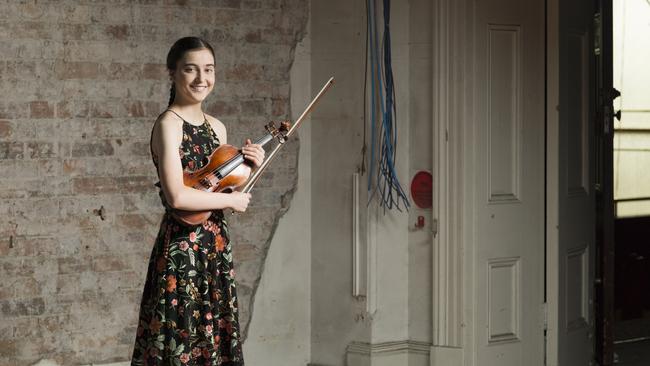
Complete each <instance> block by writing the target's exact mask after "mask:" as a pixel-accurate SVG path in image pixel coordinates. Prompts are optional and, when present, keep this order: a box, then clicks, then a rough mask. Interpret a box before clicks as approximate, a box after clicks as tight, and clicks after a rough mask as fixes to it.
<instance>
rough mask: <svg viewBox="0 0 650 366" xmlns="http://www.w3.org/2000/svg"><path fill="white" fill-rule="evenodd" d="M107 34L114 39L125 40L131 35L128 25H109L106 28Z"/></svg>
mask: <svg viewBox="0 0 650 366" xmlns="http://www.w3.org/2000/svg"><path fill="white" fill-rule="evenodd" d="M106 33H107V34H109V35H110V36H111V37H112V38H115V39H120V40H125V39H126V38H127V37H128V36H129V33H130V32H129V26H128V25H126V24H122V25H109V26H107V27H106Z"/></svg>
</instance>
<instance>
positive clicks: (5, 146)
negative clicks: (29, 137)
mask: <svg viewBox="0 0 650 366" xmlns="http://www.w3.org/2000/svg"><path fill="white" fill-rule="evenodd" d="M24 151H25V144H23V143H22V142H0V159H22V158H23V157H24V156H25V154H24Z"/></svg>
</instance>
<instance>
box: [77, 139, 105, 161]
mask: <svg viewBox="0 0 650 366" xmlns="http://www.w3.org/2000/svg"><path fill="white" fill-rule="evenodd" d="M114 151H115V150H114V149H113V145H112V144H111V142H110V141H108V140H103V141H96V142H86V143H76V144H74V145H73V146H72V151H71V155H72V157H73V158H79V157H92V156H110V155H113V152H114Z"/></svg>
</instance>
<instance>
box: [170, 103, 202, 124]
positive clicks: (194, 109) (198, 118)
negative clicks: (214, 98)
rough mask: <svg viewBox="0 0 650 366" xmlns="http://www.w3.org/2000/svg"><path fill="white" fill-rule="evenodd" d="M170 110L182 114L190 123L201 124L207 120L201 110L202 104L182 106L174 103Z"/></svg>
mask: <svg viewBox="0 0 650 366" xmlns="http://www.w3.org/2000/svg"><path fill="white" fill-rule="evenodd" d="M169 108H170V109H173V110H174V112H177V113H178V114H180V115H181V116H182V117H183V118H184V119H186V120H187V121H188V122H196V123H201V122H203V119H204V118H205V115H204V114H203V109H202V108H201V103H194V104H182V103H176V102H174V103H172V105H170V106H169Z"/></svg>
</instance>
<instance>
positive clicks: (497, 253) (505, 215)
mask: <svg viewBox="0 0 650 366" xmlns="http://www.w3.org/2000/svg"><path fill="white" fill-rule="evenodd" d="M473 4H474V5H475V9H474V10H475V12H474V14H475V19H474V20H475V22H474V27H473V30H474V33H473V34H474V37H473V38H474V39H473V41H474V43H473V44H474V49H473V51H474V52H473V54H474V60H473V62H474V70H475V77H474V80H473V82H474V86H473V87H474V90H475V93H474V103H475V106H476V108H475V109H474V120H475V127H474V141H475V147H474V157H473V158H474V161H473V164H474V165H473V166H474V167H475V176H476V182H475V185H474V187H475V190H474V204H475V208H476V209H475V217H474V222H475V225H476V227H475V231H474V233H475V234H474V235H475V239H474V243H475V247H474V248H475V250H474V253H475V255H474V259H473V267H474V270H473V276H474V281H473V283H474V284H475V286H474V290H473V291H474V296H473V298H474V299H475V301H474V304H473V305H474V306H473V312H474V319H475V329H474V339H473V343H474V349H473V350H472V358H473V359H474V362H473V363H474V365H476V366H522V365H531V366H533V365H539V366H542V365H543V362H544V358H543V355H544V329H543V319H542V316H543V312H542V309H543V303H544V187H545V185H544V183H545V176H544V154H545V150H544V149H545V146H544V123H545V119H544V113H545V110H544V109H545V104H544V82H545V80H544V62H545V58H544V4H545V2H544V0H489V1H476V2H474V3H473Z"/></svg>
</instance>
